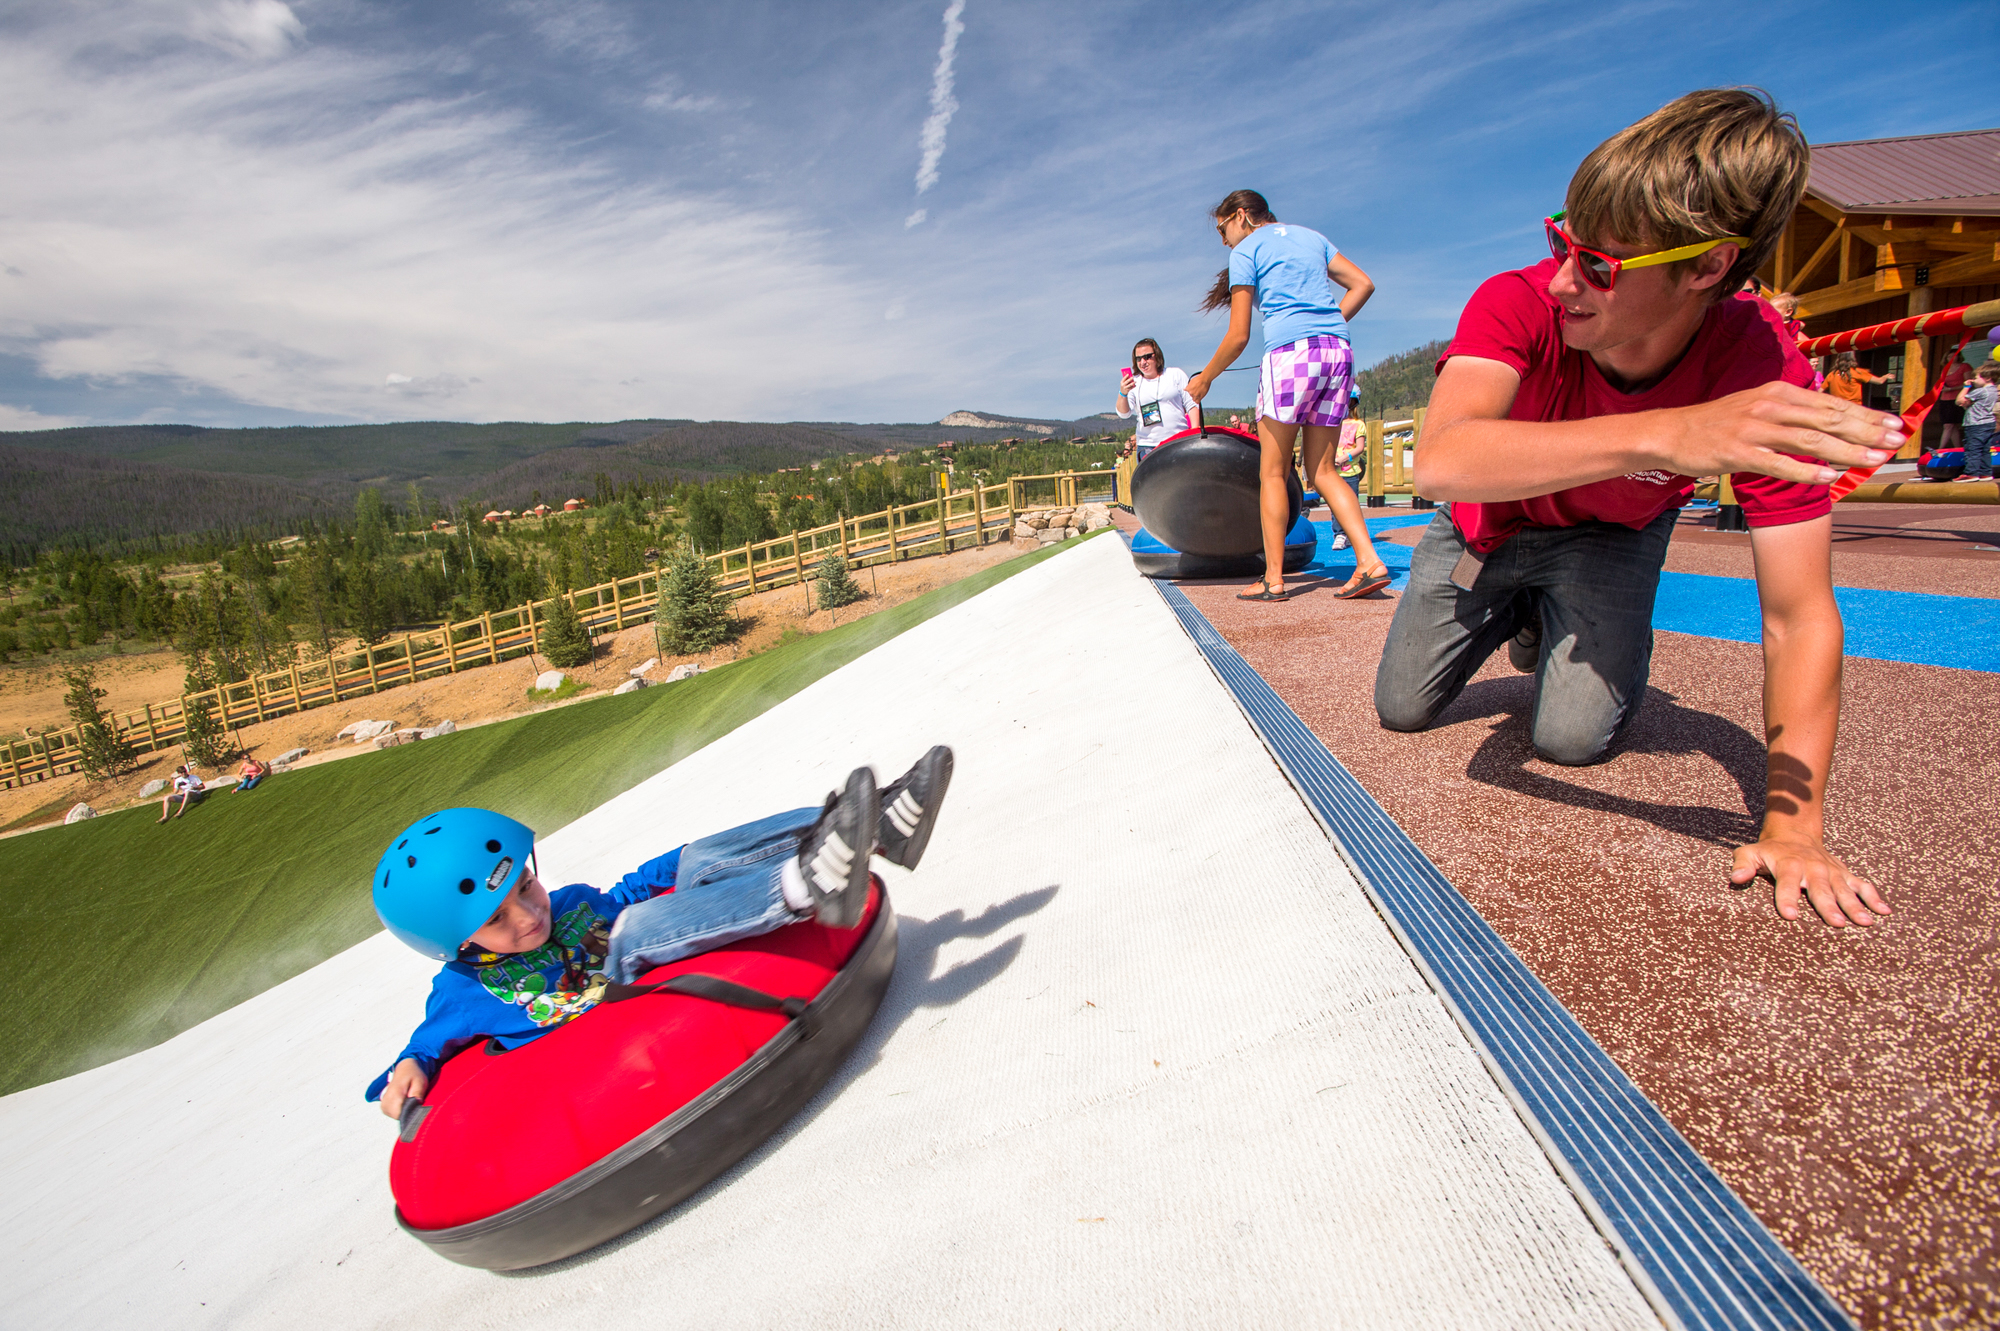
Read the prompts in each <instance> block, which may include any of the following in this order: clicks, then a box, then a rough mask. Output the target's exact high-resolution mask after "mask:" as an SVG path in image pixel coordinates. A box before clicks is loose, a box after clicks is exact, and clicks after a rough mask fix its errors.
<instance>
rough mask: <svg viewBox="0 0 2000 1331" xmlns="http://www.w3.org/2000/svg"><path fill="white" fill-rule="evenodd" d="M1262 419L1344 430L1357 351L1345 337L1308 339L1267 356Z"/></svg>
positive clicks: (1261, 382) (1259, 411)
mask: <svg viewBox="0 0 2000 1331" xmlns="http://www.w3.org/2000/svg"><path fill="white" fill-rule="evenodd" d="M1257 378H1258V381H1259V382H1258V386H1257V414H1258V415H1259V416H1265V417H1269V418H1270V419H1271V420H1274V421H1277V422H1279V423H1280V424H1282V425H1326V426H1331V427H1333V428H1334V429H1339V428H1340V422H1341V421H1342V420H1343V419H1345V418H1346V416H1347V393H1348V390H1349V389H1350V388H1352V387H1353V386H1354V348H1353V347H1352V346H1350V345H1348V341H1347V339H1346V338H1344V337H1308V338H1301V339H1300V340H1299V341H1297V342H1294V343H1292V344H1291V345H1289V346H1283V347H1271V348H1269V349H1268V350H1266V351H1265V352H1264V366H1263V369H1262V370H1261V371H1260V372H1259V373H1258V376H1257Z"/></svg>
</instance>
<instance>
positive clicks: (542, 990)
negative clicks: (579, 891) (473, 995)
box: [479, 904, 611, 1026]
mask: <svg viewBox="0 0 2000 1331" xmlns="http://www.w3.org/2000/svg"><path fill="white" fill-rule="evenodd" d="M610 951H611V927H610V925H609V924H608V923H607V922H606V921H605V920H603V919H602V918H601V917H599V916H598V914H597V913H596V912H595V911H593V910H592V909H591V908H590V907H589V906H587V905H581V904H579V905H577V906H574V907H572V908H571V909H570V910H568V911H567V912H565V913H564V914H563V916H562V917H561V918H560V919H558V920H557V921H556V922H555V924H554V925H553V926H552V927H551V928H550V930H549V941H548V942H546V943H544V944H542V945H541V946H540V947H538V948H536V949H535V950H534V951H533V952H523V953H521V954H520V955H519V956H518V957H512V958H509V959H508V960H505V961H499V962H495V963H494V964H492V965H490V966H481V967H480V968H479V982H480V983H481V984H483V985H485V986H486V992H488V993H490V994H492V995H493V996H494V997H495V998H497V999H499V1000H500V1001H501V1002H503V1003H512V1004H515V1005H516V1006H518V1007H520V1008H521V1009H522V1010H523V1011H525V1012H526V1013H527V1016H528V1020H530V1021H532V1022H534V1023H535V1025H537V1026H560V1025H562V1024H563V1023H564V1022H566V1021H574V1020H575V1019H576V1018H578V1017H580V1016H582V1015H583V1014H584V1013H586V1012H588V1011H590V1009H591V1008H593V1007H596V1006H597V1003H598V1000H599V999H601V998H603V997H604V988H605V986H606V985H607V984H609V983H610V977H609V976H607V975H606V974H605V973H604V959H605V957H606V956H607V955H609V953H610ZM556 966H560V967H562V974H561V975H560V976H559V977H557V979H556V982H555V985H554V987H553V988H551V986H550V984H549V979H548V976H547V975H545V974H543V972H544V971H547V970H549V969H551V968H552V967H556Z"/></svg>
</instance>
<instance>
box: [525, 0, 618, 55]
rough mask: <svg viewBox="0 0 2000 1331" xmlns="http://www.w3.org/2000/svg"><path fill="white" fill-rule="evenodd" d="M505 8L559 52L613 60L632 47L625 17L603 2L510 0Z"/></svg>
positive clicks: (581, 0)
mask: <svg viewBox="0 0 2000 1331" xmlns="http://www.w3.org/2000/svg"><path fill="white" fill-rule="evenodd" d="M507 8H508V9H509V10H510V11H512V12H513V13H515V14H519V15H520V16H521V17H522V18H525V19H527V20H528V23H529V25H530V26H532V27H533V28H534V29H535V31H536V33H537V34H539V35H540V36H541V38H542V40H543V41H545V42H547V43H548V44H549V45H550V46H552V47H554V48H555V49H556V50H558V51H573V52H575V53H577V54H578V55H583V56H588V57H590V58H592V59H596V60H613V59H616V58H618V57H619V56H622V55H624V54H626V53H627V52H628V51H630V50H631V49H632V46H633V42H632V32H631V28H630V27H629V25H627V23H626V22H625V17H624V15H622V14H620V13H618V12H617V11H616V10H614V9H612V8H611V7H610V6H609V5H606V4H604V3H603V2H602V0H513V3H511V4H509V5H508V6H507Z"/></svg>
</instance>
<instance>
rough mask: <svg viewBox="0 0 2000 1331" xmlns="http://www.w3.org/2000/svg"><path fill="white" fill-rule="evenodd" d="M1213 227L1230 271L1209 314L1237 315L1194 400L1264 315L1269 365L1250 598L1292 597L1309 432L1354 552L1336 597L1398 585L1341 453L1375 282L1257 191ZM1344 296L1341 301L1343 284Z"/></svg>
mask: <svg viewBox="0 0 2000 1331" xmlns="http://www.w3.org/2000/svg"><path fill="white" fill-rule="evenodd" d="M1214 217H1215V230H1216V233H1217V234H1218V235H1220V236H1221V237H1222V243H1223V244H1225V245H1227V246H1229V249H1230V254H1229V267H1228V268H1227V269H1226V270H1225V271H1223V272H1222V273H1220V274H1218V275H1217V277H1216V279H1215V287H1214V289H1213V290H1211V291H1210V292H1209V293H1208V299H1207V301H1206V302H1204V303H1203V305H1202V308H1203V309H1204V310H1215V309H1220V308H1222V307H1223V306H1224V305H1227V306H1228V307H1229V331H1228V333H1226V334H1224V336H1223V339H1222V345H1221V346H1219V347H1217V348H1216V349H1215V355H1214V356H1212V357H1210V358H1209V362H1208V368H1206V369H1204V370H1203V371H1202V372H1201V373H1200V374H1197V375H1196V376H1195V377H1194V378H1193V379H1191V380H1190V381H1189V382H1188V387H1187V393H1188V396H1189V397H1192V398H1193V399H1194V400H1195V401H1196V402H1199V401H1201V399H1202V398H1203V396H1205V395H1206V394H1207V392H1208V389H1209V385H1210V384H1212V383H1213V382H1214V381H1215V376H1216V375H1218V374H1220V373H1222V371H1224V370H1226V369H1228V368H1229V366H1230V365H1231V363H1233V362H1234V361H1235V359H1236V358H1237V357H1238V356H1240V355H1242V354H1243V348H1245V347H1246V346H1248V345H1249V344H1250V314H1251V309H1252V307H1253V306H1255V307H1256V308H1257V309H1258V310H1259V311H1260V312H1261V313H1262V314H1263V316H1264V360H1263V364H1262V366H1261V367H1260V370H1259V375H1258V378H1259V386H1258V390H1257V437H1258V439H1260V440H1261V441H1262V442H1263V446H1264V457H1263V473H1262V478H1261V479H1262V484H1261V487H1260V491H1259V499H1260V516H1261V518H1262V520H1263V528H1264V578H1263V581H1262V582H1261V583H1260V584H1259V585H1258V588H1257V590H1255V591H1250V592H1245V593H1243V594H1242V595H1241V596H1240V597H1239V598H1238V599H1239V600H1245V601H1283V600H1286V599H1288V597H1289V595H1290V594H1289V593H1288V592H1286V590H1285V558H1284V556H1285V525H1286V520H1287V518H1288V517H1289V516H1290V507H1291V506H1290V502H1289V500H1288V499H1287V497H1286V488H1287V487H1286V484H1285V475H1286V473H1287V472H1288V471H1290V469H1291V466H1292V448H1293V445H1294V444H1296V443H1297V442H1298V438H1299V432H1300V431H1301V430H1304V432H1305V464H1306V478H1307V480H1308V481H1310V482H1311V483H1312V485H1313V486H1314V487H1316V488H1317V489H1318V490H1319V492H1320V495H1321V496H1322V497H1323V498H1324V499H1325V500H1326V502H1327V506H1328V507H1329V508H1331V509H1332V511H1333V516H1334V520H1335V521H1337V522H1338V523H1339V524H1340V529H1341V531H1342V532H1344V533H1345V534H1346V536H1347V539H1348V540H1349V541H1350V542H1352V543H1353V546H1354V557H1355V564H1354V576H1353V577H1351V578H1349V579H1348V580H1347V581H1346V582H1345V583H1343V584H1342V585H1341V587H1340V588H1339V590H1338V591H1336V592H1335V593H1334V595H1336V596H1340V597H1355V596H1366V595H1367V594H1368V593H1370V592H1374V591H1380V590H1381V589H1382V588H1384V587H1386V586H1388V585H1389V569H1388V567H1387V566H1386V565H1385V564H1383V562H1382V560H1381V559H1380V557H1378V556H1377V555H1376V553H1375V546H1374V545H1373V543H1371V542H1370V541H1369V539H1368V524H1367V523H1366V522H1365V521H1364V520H1363V519H1362V516H1361V501H1360V500H1359V499H1357V498H1356V497H1355V495H1354V492H1353V491H1352V490H1350V489H1349V488H1348V487H1347V486H1346V485H1345V484H1343V483H1342V481H1341V479H1340V472H1339V468H1338V467H1337V466H1336V464H1335V462H1334V448H1335V445H1337V444H1338V443H1339V442H1340V423H1341V421H1342V420H1343V419H1344V418H1345V416H1346V414H1347V400H1348V393H1349V391H1350V390H1351V389H1352V387H1353V384H1354V352H1353V349H1352V348H1351V347H1350V346H1349V345H1348V340H1347V321H1348V320H1349V319H1351V318H1353V317H1354V316H1355V315H1356V314H1358V313H1360V310H1361V307H1362V306H1363V305H1365V304H1367V303H1368V298H1369V297H1370V296H1372V295H1373V294H1375V283H1374V282H1372V281H1370V280H1369V277H1368V274H1366V273H1364V272H1362V271H1361V270H1360V269H1359V268H1357V267H1356V266H1355V265H1354V263H1353V262H1352V261H1351V260H1349V259H1348V258H1347V257H1346V256H1345V255H1343V254H1341V252H1340V251H1339V250H1337V249H1335V248H1334V246H1333V242H1331V241H1329V240H1328V239H1327V238H1326V237H1325V236H1322V235H1321V234H1320V233H1319V232H1317V231H1314V230H1311V229H1310V228H1307V227H1302V226H1295V225H1292V224H1290V223H1284V222H1280V221H1278V219H1277V218H1275V217H1273V216H1271V206H1270V204H1268V203H1266V202H1265V200H1264V196H1263V195H1261V194H1259V193H1258V192H1257V191H1256V190H1249V189H1240V190H1237V191H1236V192H1234V193H1233V194H1231V195H1229V197H1227V198H1225V199H1224V200H1223V201H1222V202H1221V203H1220V204H1218V205H1216V208H1215V212H1214ZM1335 286H1338V287H1340V288H1341V290H1342V292H1343V293H1344V294H1342V295H1341V296H1339V297H1337V298H1336V297H1335V295H1334V291H1333V289H1334V287H1335Z"/></svg>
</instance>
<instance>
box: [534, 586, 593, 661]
mask: <svg viewBox="0 0 2000 1331" xmlns="http://www.w3.org/2000/svg"><path fill="white" fill-rule="evenodd" d="M541 643H542V655H543V656H546V657H548V658H549V664H550V665H552V666H556V667H559V668H561V669H564V670H567V669H568V668H569V667H571V666H580V665H582V664H584V663H585V662H586V661H588V660H590V658H591V656H592V654H593V648H592V646H591V641H590V630H588V629H586V628H585V627H584V626H583V616H581V615H579V614H577V613H576V607H575V606H574V605H571V604H570V600H569V598H568V597H567V596H558V597H557V598H556V599H555V600H554V601H553V602H551V603H550V605H549V612H548V618H546V619H544V620H543V621H542V632H541Z"/></svg>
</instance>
